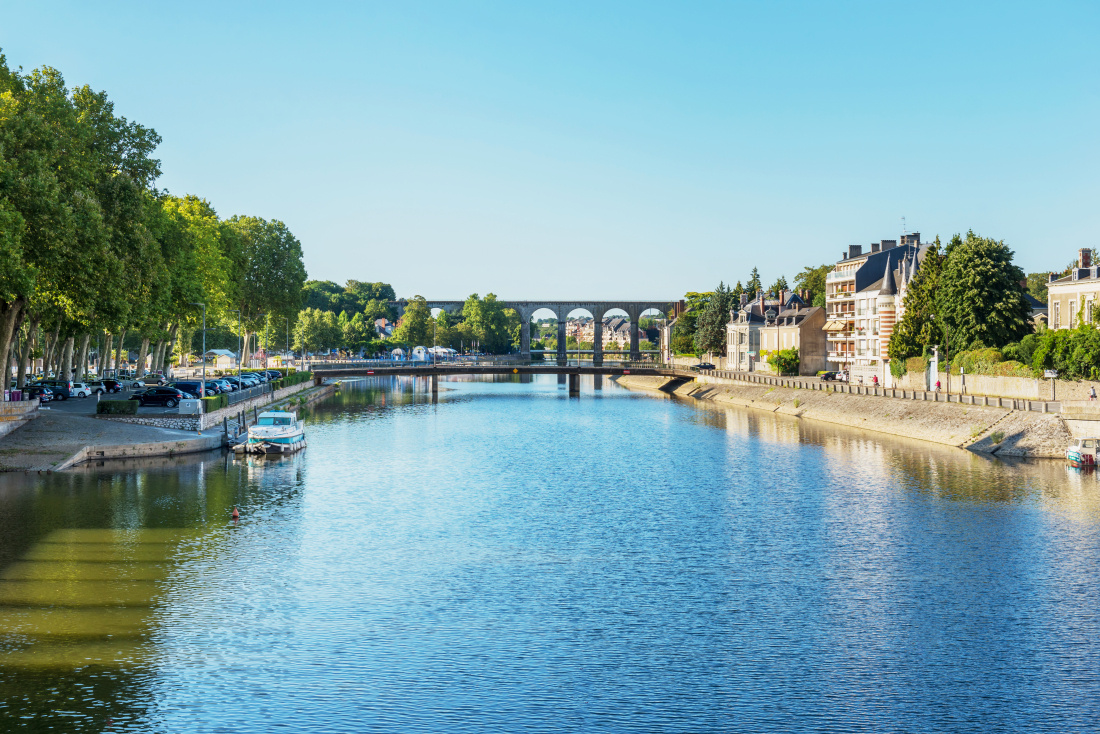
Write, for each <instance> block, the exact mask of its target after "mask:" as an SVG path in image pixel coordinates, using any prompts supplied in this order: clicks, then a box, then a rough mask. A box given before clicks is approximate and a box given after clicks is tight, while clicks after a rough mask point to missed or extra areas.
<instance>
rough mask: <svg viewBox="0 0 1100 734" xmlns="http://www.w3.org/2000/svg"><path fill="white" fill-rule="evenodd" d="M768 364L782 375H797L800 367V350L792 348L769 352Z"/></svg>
mask: <svg viewBox="0 0 1100 734" xmlns="http://www.w3.org/2000/svg"><path fill="white" fill-rule="evenodd" d="M768 364H769V365H771V366H772V369H774V370H775V371H776V372H777V373H778V374H780V375H797V374H798V365H799V358H798V349H797V348H795V347H792V348H790V349H778V350H776V351H773V352H768Z"/></svg>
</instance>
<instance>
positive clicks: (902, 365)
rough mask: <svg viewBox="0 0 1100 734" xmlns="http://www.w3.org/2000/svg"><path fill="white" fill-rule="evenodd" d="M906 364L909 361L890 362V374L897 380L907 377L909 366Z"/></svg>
mask: <svg viewBox="0 0 1100 734" xmlns="http://www.w3.org/2000/svg"><path fill="white" fill-rule="evenodd" d="M906 362H907V360H902V359H891V360H890V374H891V375H893V376H894V377H895V378H897V379H899V380H900V379H901V378H903V377H905V372H906V370H907V369H908V365H907V364H906Z"/></svg>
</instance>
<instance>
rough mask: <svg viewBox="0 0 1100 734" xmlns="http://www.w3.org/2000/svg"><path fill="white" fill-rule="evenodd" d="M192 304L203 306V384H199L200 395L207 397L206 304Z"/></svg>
mask: <svg viewBox="0 0 1100 734" xmlns="http://www.w3.org/2000/svg"><path fill="white" fill-rule="evenodd" d="M191 305H192V306H202V384H201V385H199V397H200V398H205V397H206V304H205V303H192V304H191Z"/></svg>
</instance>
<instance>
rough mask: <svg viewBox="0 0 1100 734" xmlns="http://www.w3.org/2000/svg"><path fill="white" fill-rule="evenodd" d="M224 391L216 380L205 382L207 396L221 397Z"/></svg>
mask: <svg viewBox="0 0 1100 734" xmlns="http://www.w3.org/2000/svg"><path fill="white" fill-rule="evenodd" d="M223 392H225V390H223V389H222V386H221V385H219V384H218V381H217V380H207V381H206V394H207V395H221V394H222V393H223Z"/></svg>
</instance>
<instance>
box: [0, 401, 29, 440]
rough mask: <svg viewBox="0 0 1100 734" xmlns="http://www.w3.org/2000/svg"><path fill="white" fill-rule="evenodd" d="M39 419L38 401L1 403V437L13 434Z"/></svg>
mask: <svg viewBox="0 0 1100 734" xmlns="http://www.w3.org/2000/svg"><path fill="white" fill-rule="evenodd" d="M37 417H38V400H37V399H36V400H16V401H14V402H0V436H4V435H6V434H9V433H11V432H12V431H14V430H15V429H16V428H19V427H20V426H23V425H26V424H27V422H28V421H32V420H34V419H35V418H37Z"/></svg>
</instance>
